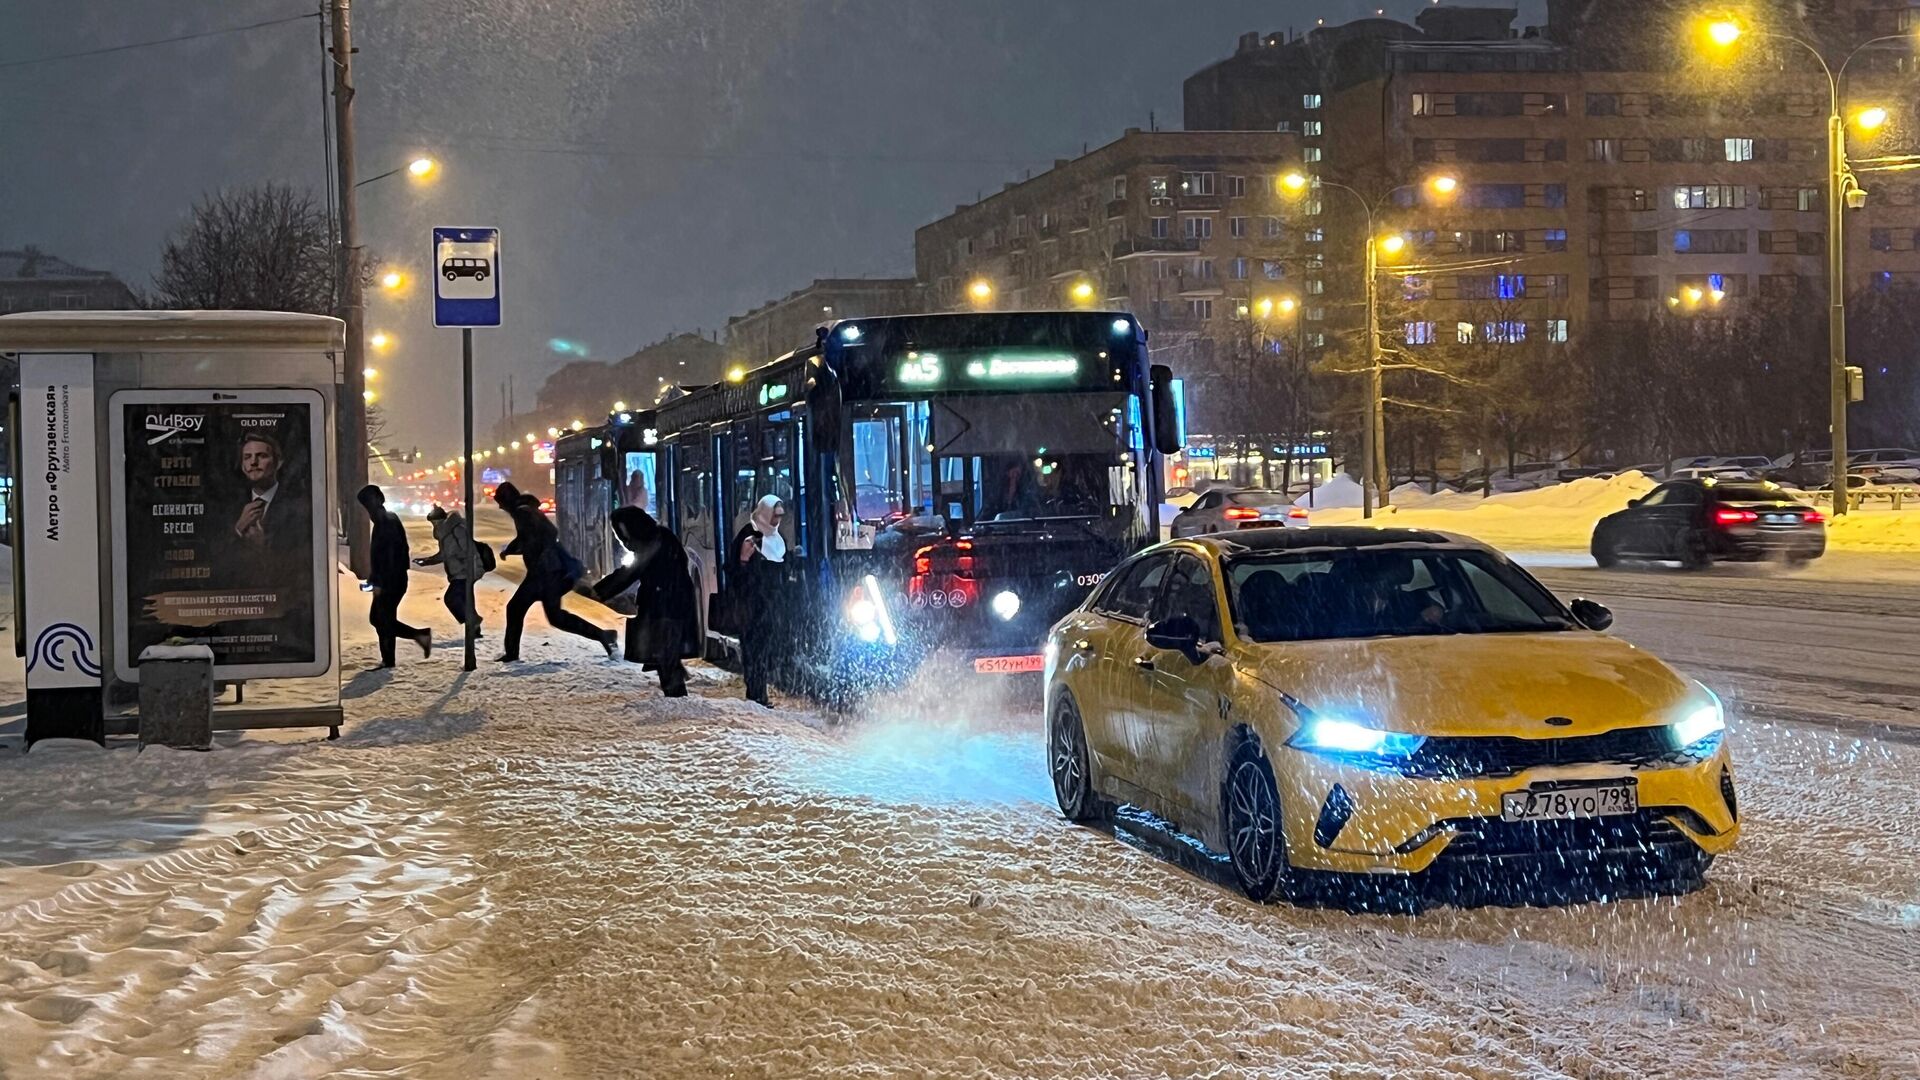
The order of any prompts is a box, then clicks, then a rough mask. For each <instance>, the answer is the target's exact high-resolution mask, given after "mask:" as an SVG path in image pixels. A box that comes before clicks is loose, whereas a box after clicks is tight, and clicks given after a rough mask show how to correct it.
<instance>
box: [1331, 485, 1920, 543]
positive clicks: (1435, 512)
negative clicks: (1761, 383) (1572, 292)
mask: <svg viewBox="0 0 1920 1080" xmlns="http://www.w3.org/2000/svg"><path fill="white" fill-rule="evenodd" d="M1654 485H1655V481H1654V480H1651V479H1649V478H1647V477H1645V476H1642V475H1641V474H1640V473H1637V472H1627V473H1622V474H1620V475H1619V476H1615V477H1608V478H1605V479H1602V478H1599V477H1585V478H1582V479H1579V480H1572V481H1569V482H1567V483H1564V484H1553V485H1550V486H1548V487H1543V488H1537V489H1535V490H1532V491H1516V492H1510V493H1507V494H1503V495H1493V496H1488V497H1482V496H1481V495H1479V494H1478V493H1475V492H1455V491H1451V490H1443V491H1441V492H1440V493H1439V494H1437V495H1430V494H1428V493H1427V492H1426V491H1424V490H1422V489H1420V488H1418V487H1415V486H1413V485H1402V486H1400V487H1398V488H1395V489H1394V490H1393V492H1392V496H1393V500H1392V502H1393V505H1392V506H1391V507H1388V508H1386V509H1385V510H1384V511H1383V512H1382V513H1379V514H1376V515H1375V517H1374V518H1373V523H1374V524H1379V525H1390V526H1391V525H1399V526H1407V527H1411V528H1421V529H1442V530H1445V531H1447V532H1457V533H1464V534H1466V535H1468V536H1471V537H1473V538H1475V539H1477V540H1482V541H1485V542H1486V543H1489V544H1492V545H1494V546H1495V547H1502V548H1518V549H1541V550H1577V551H1585V550H1586V549H1587V545H1588V543H1589V542H1590V541H1591V540H1592V539H1593V526H1594V523H1595V522H1597V521H1599V520H1600V519H1601V518H1603V517H1605V516H1607V515H1608V514H1611V513H1613V512H1614V511H1616V510H1623V509H1625V508H1626V505H1627V503H1628V502H1629V501H1630V500H1632V499H1636V498H1638V497H1640V496H1642V495H1645V494H1646V493H1647V492H1649V491H1651V490H1653V488H1654ZM1314 496H1315V499H1314V512H1313V524H1315V525H1350V524H1357V523H1359V522H1360V521H1361V520H1362V519H1361V516H1360V509H1359V507H1360V489H1359V485H1358V484H1356V483H1354V482H1353V481H1352V480H1351V479H1349V478H1347V477H1346V476H1344V475H1343V476H1339V477H1336V478H1335V479H1334V481H1333V482H1332V483H1329V484H1325V485H1322V486H1321V487H1319V488H1317V489H1315V492H1314ZM1304 498H1305V496H1302V497H1301V500H1304ZM1301 500H1296V502H1300V503H1301V505H1305V504H1304V502H1302V501H1301ZM1827 539H1828V545H1829V547H1830V549H1831V550H1835V551H1875V552H1898V553H1920V507H1914V506H1903V508H1902V509H1900V510H1894V509H1892V508H1891V506H1890V504H1889V503H1887V502H1886V501H1884V500H1870V501H1869V502H1868V503H1867V504H1866V505H1865V506H1864V507H1863V508H1861V509H1859V510H1856V511H1855V512H1853V513H1851V514H1847V515H1845V516H1844V517H1843V518H1841V519H1840V520H1839V521H1836V522H1833V523H1832V524H1831V525H1830V526H1829V528H1828V533H1827Z"/></svg>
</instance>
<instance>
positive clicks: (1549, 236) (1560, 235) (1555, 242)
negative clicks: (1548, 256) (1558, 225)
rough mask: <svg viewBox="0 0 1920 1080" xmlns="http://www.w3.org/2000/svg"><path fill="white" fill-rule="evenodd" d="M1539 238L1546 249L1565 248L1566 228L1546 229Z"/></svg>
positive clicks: (1563, 249)
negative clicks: (1544, 233)
mask: <svg viewBox="0 0 1920 1080" xmlns="http://www.w3.org/2000/svg"><path fill="white" fill-rule="evenodd" d="M1541 239H1542V241H1543V242H1544V243H1545V245H1546V249H1547V250H1548V251H1565V250H1567V230H1565V229H1548V230H1547V231H1546V235H1545V236H1543V237H1542V238H1541Z"/></svg>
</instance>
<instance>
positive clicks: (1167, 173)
mask: <svg viewBox="0 0 1920 1080" xmlns="http://www.w3.org/2000/svg"><path fill="white" fill-rule="evenodd" d="M1299 167H1300V141H1299V136H1298V135H1297V134H1295V133H1292V132H1275V131H1268V132H1238V131H1227V132H1211V131H1158V132H1147V131H1141V130H1139V129H1138V128H1130V129H1128V130H1127V132H1126V133H1125V134H1124V135H1123V136H1121V137H1120V138H1119V139H1117V140H1116V141H1114V142H1112V143H1109V144H1107V145H1106V146H1103V147H1100V148H1098V149H1096V150H1093V151H1091V152H1089V153H1087V154H1085V155H1083V156H1081V157H1078V158H1074V159H1072V160H1060V161H1056V162H1055V163H1054V167H1053V168H1052V169H1050V170H1048V171H1047V172H1044V173H1042V174H1040V175H1038V176H1035V177H1033V178H1031V179H1029V180H1024V181H1020V182H1015V183H1009V184H1007V185H1006V186H1005V187H1004V188H1003V189H1002V190H1001V191H999V192H997V193H995V194H993V195H990V196H988V197H987V198H985V199H983V200H981V201H980V202H977V203H974V204H972V205H968V206H959V207H955V208H954V212H953V213H952V214H950V215H948V216H946V217H944V218H941V219H940V220H938V221H935V222H932V223H931V224H928V225H925V226H922V227H921V228H920V229H919V231H918V232H916V233H915V234H914V265H915V268H916V270H917V271H918V273H919V277H920V280H921V281H922V282H923V283H924V285H925V287H926V290H927V299H928V302H929V304H930V305H931V306H932V307H933V308H935V309H937V310H947V311H966V310H992V309H1004V310H1014V309H1036V308H1038V309H1048V308H1076V307H1077V308H1098V309H1107V310H1115V311H1129V312H1133V313H1134V314H1135V315H1137V316H1138V317H1139V319H1140V322H1141V324H1142V325H1144V326H1145V327H1146V329H1147V331H1148V333H1149V335H1150V341H1151V343H1152V347H1153V350H1154V355H1155V358H1156V359H1160V360H1162V361H1163V362H1167V363H1170V364H1172V365H1173V366H1174V367H1175V369H1176V370H1177V371H1178V372H1179V373H1180V375H1181V376H1182V377H1183V378H1185V379H1186V380H1187V386H1188V399H1189V402H1190V403H1191V407H1192V412H1191V414H1190V419H1191V423H1192V425H1193V427H1194V429H1195V430H1196V431H1197V432H1200V433H1203V434H1211V433H1216V432H1221V431H1224V430H1226V429H1227V428H1229V427H1234V426H1241V427H1244V426H1245V423H1244V421H1243V420H1241V419H1239V418H1236V417H1231V416H1229V415H1228V414H1227V411H1226V410H1225V409H1224V406H1225V405H1226V404H1227V402H1228V401H1229V399H1230V395H1229V393H1228V391H1227V390H1226V389H1225V388H1224V387H1222V386H1210V385H1209V382H1210V381H1217V380H1219V379H1222V378H1225V377H1226V376H1227V375H1228V374H1230V373H1229V372H1226V371H1225V370H1223V368H1224V367H1226V366H1230V365H1227V363H1226V361H1227V358H1228V357H1229V356H1230V355H1231V354H1232V353H1233V352H1234V351H1235V350H1236V349H1237V348H1238V346H1239V343H1240V342H1242V341H1244V340H1245V339H1246V338H1248V337H1249V335H1250V334H1253V333H1257V332H1258V331H1257V325H1256V324H1257V323H1259V322H1260V321H1261V317H1262V316H1263V315H1264V316H1267V317H1269V318H1272V319H1275V320H1277V319H1278V317H1279V316H1278V313H1279V312H1280V311H1281V310H1282V308H1281V306H1280V305H1281V303H1282V301H1283V300H1285V301H1288V303H1287V304H1286V307H1285V309H1284V310H1287V311H1291V310H1293V308H1294V303H1293V301H1294V294H1295V293H1297V292H1298V289H1299V284H1298V282H1297V280H1296V279H1297V277H1298V274H1297V272H1296V268H1295V267H1294V257H1295V252H1296V251H1297V250H1298V247H1299V239H1300V238H1299V237H1298V236H1297V235H1296V234H1295V232H1294V231H1293V229H1292V228H1291V227H1290V226H1289V225H1288V224H1287V222H1286V221H1285V220H1284V218H1283V214H1284V213H1285V212H1286V205H1285V200H1283V199H1282V198H1281V197H1280V195H1279V194H1278V193H1277V192H1278V178H1279V177H1281V176H1283V175H1285V174H1286V173H1288V172H1291V171H1293V170H1296V169H1298V168H1299ZM1273 332H1274V334H1275V336H1276V338H1278V339H1280V340H1282V341H1283V342H1290V341H1293V340H1295V338H1294V336H1293V334H1292V328H1291V326H1287V327H1281V326H1279V325H1277V322H1276V325H1275V327H1274V330H1273Z"/></svg>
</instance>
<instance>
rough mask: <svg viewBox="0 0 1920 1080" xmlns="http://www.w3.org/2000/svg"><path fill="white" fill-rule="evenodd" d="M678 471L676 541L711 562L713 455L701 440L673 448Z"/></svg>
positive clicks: (715, 549) (715, 548)
mask: <svg viewBox="0 0 1920 1080" xmlns="http://www.w3.org/2000/svg"><path fill="white" fill-rule="evenodd" d="M676 449H677V451H678V453H677V455H676V457H677V458H678V464H679V466H680V469H679V474H678V476H677V477H675V485H674V487H675V490H674V499H675V502H676V503H678V509H679V517H680V522H679V524H680V542H681V543H682V544H684V545H686V548H687V550H688V551H697V552H699V553H700V554H701V556H702V557H703V558H705V559H706V560H707V562H708V565H709V566H711V564H712V560H713V558H714V555H715V553H716V552H718V550H719V542H718V540H717V539H716V537H715V531H714V527H713V507H712V506H711V505H709V501H708V493H709V492H710V491H711V490H712V482H713V455H712V454H711V453H710V452H709V451H708V449H707V447H706V446H705V445H703V444H702V440H701V439H699V438H695V439H692V440H689V441H688V442H686V443H683V444H681V445H680V446H679V447H677V448H676Z"/></svg>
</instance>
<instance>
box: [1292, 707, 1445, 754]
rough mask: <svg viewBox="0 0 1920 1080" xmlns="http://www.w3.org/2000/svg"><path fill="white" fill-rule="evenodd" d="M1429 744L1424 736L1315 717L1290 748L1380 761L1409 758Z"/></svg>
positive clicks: (1294, 737)
mask: <svg viewBox="0 0 1920 1080" xmlns="http://www.w3.org/2000/svg"><path fill="white" fill-rule="evenodd" d="M1426 741H1427V737H1426V736H1424V735H1408V734H1406V733H1404V732H1398V731H1381V730H1380V729H1379V728H1370V727H1367V726H1366V725H1364V724H1356V723H1354V722H1353V721H1351V720H1341V719H1338V718H1335V717H1330V716H1322V717H1313V718H1311V719H1309V720H1308V721H1307V722H1306V723H1304V724H1302V725H1300V730H1299V731H1297V732H1295V733H1294V736H1293V738H1291V739H1289V740H1287V743H1288V745H1290V746H1294V747H1297V748H1299V749H1301V750H1311V751H1313V752H1314V753H1319V754H1357V755H1364V756H1367V757H1378V758H1395V759H1398V758H1406V757H1411V756H1413V753H1414V751H1416V750H1418V749H1420V744H1422V743H1424V742H1426Z"/></svg>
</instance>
